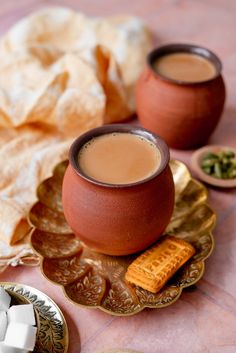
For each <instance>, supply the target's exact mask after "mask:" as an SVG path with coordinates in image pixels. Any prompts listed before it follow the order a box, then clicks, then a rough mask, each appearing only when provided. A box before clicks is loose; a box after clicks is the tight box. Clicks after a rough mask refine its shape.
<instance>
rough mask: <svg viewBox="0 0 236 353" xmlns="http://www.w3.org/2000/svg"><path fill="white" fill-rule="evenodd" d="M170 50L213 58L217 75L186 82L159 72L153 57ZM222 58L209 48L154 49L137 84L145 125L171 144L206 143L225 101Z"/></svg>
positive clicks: (177, 46)
mask: <svg viewBox="0 0 236 353" xmlns="http://www.w3.org/2000/svg"><path fill="white" fill-rule="evenodd" d="M171 53H192V54H196V55H200V56H202V57H204V58H206V59H208V60H210V61H211V62H212V63H213V64H214V66H215V68H216V75H215V76H214V77H213V78H211V79H209V80H207V81H202V82H193V83H187V82H183V81H179V80H174V79H169V78H166V77H164V76H162V75H161V74H159V73H157V72H156V71H155V70H154V68H153V63H154V61H155V60H156V59H157V58H158V57H161V56H164V55H166V54H171ZM221 69H222V65H221V62H220V60H219V58H218V57H217V56H216V55H215V54H214V53H212V52H211V51H210V50H208V49H206V48H202V47H199V46H195V45H190V44H170V45H165V46H162V47H159V48H157V49H155V50H153V51H152V52H151V53H150V54H149V55H148V57H147V65H146V68H145V69H144V71H143V73H142V75H141V77H140V79H139V80H138V83H137V86H136V105H137V114H138V118H139V120H140V123H141V124H142V126H143V127H145V128H147V129H150V130H151V131H153V132H155V133H156V134H159V135H160V136H161V137H162V138H163V139H165V141H166V142H167V143H168V144H169V146H170V147H173V148H179V149H188V148H193V147H196V146H199V145H202V144H204V143H205V142H206V141H207V139H208V138H209V136H210V135H211V133H212V132H213V130H214V129H215V127H216V125H217V123H218V122H219V119H220V116H221V113H222V111H223V107H224V102H225V85H224V81H223V78H222V76H221Z"/></svg>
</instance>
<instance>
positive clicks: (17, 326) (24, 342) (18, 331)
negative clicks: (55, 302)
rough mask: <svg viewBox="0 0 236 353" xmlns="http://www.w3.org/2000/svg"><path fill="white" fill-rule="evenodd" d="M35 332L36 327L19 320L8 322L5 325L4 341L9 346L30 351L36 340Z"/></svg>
mask: <svg viewBox="0 0 236 353" xmlns="http://www.w3.org/2000/svg"><path fill="white" fill-rule="evenodd" d="M36 333H37V328H36V327H33V326H29V325H26V324H22V323H20V322H10V323H9V325H8V327H7V332H6V336H5V340H4V343H5V345H7V346H10V347H15V348H20V349H24V350H27V351H32V350H33V349H34V346H35V342H36Z"/></svg>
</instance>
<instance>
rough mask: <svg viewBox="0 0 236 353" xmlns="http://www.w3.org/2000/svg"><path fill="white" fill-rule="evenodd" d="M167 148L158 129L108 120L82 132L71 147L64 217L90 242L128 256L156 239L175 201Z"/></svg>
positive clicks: (94, 245) (64, 181)
mask: <svg viewBox="0 0 236 353" xmlns="http://www.w3.org/2000/svg"><path fill="white" fill-rule="evenodd" d="M168 163H169V150H168V147H167V145H166V143H165V142H164V141H163V140H162V139H161V138H159V137H158V136H156V135H155V134H153V133H151V132H149V131H147V130H145V129H142V128H139V127H134V126H129V125H105V126H102V127H99V128H96V129H93V130H90V131H88V132H86V133H85V134H83V135H81V136H80V137H79V138H78V139H77V140H75V142H74V143H73V145H72V146H71V149H70V152H69V166H68V168H67V170H66V173H65V177H64V180H63V188H62V202H63V208H64V214H65V218H66V220H67V222H68V224H69V225H70V227H71V229H72V230H73V232H74V233H75V234H76V235H78V237H79V238H80V239H81V241H82V242H83V243H84V244H85V245H87V246H88V247H90V248H92V249H94V250H96V251H98V252H101V253H104V254H108V255H127V254H132V253H135V252H138V251H141V250H143V249H145V248H147V247H148V246H149V245H151V244H152V243H154V242H155V241H156V240H157V239H158V238H159V237H160V235H161V234H162V233H163V231H164V230H165V228H166V226H167V225H168V223H169V221H170V218H171V215H172V211H173V206H174V183H173V177H172V173H171V170H170V168H169V164H168Z"/></svg>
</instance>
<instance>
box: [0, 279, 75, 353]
mask: <svg viewBox="0 0 236 353" xmlns="http://www.w3.org/2000/svg"><path fill="white" fill-rule="evenodd" d="M0 287H3V288H4V289H6V290H7V291H8V293H9V294H10V295H11V297H13V298H17V299H18V301H19V299H20V298H23V299H25V300H26V301H27V303H32V304H33V307H34V310H35V311H36V317H37V338H36V344H35V348H34V351H33V353H47V352H50V353H66V352H67V350H68V344H69V338H68V328H67V324H66V321H65V318H64V316H63V314H62V312H61V310H60V309H59V308H58V306H57V305H56V304H55V303H54V301H53V300H52V299H51V298H49V297H48V296H47V295H46V294H44V293H42V292H40V291H39V290H38V289H35V288H33V287H30V286H27V285H25V284H19V283H12V282H0ZM14 294H15V295H16V296H18V297H15V296H14ZM24 304H25V303H24Z"/></svg>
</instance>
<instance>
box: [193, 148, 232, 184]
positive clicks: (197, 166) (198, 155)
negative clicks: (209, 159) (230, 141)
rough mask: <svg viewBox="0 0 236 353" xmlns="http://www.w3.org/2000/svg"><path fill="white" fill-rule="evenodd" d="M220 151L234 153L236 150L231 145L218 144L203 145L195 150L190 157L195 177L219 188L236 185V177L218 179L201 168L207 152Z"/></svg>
mask: <svg viewBox="0 0 236 353" xmlns="http://www.w3.org/2000/svg"><path fill="white" fill-rule="evenodd" d="M222 151H224V152H225V151H232V152H233V153H234V154H235V155H236V150H235V149H234V148H232V147H226V146H220V145H209V146H204V147H202V148H199V149H198V150H196V151H195V152H194V153H193V155H192V157H191V167H192V169H193V171H194V172H195V173H196V175H197V177H198V178H199V179H200V180H202V181H204V182H205V183H207V184H209V185H213V186H216V187H220V188H233V187H236V177H234V178H232V179H219V178H215V177H213V176H211V175H208V174H206V173H205V172H204V171H203V169H202V168H201V162H202V160H203V158H204V156H206V155H207V154H209V153H219V152H222Z"/></svg>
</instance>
